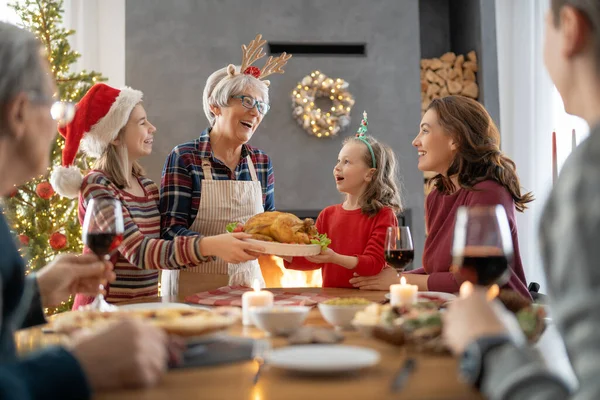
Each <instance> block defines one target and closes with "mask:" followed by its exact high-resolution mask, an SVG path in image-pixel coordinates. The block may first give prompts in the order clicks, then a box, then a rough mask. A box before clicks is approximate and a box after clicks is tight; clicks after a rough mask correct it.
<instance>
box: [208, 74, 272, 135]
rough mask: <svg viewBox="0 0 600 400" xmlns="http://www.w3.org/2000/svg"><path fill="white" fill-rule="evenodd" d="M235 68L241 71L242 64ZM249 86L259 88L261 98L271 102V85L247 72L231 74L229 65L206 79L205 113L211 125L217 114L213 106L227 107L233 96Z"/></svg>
mask: <svg viewBox="0 0 600 400" xmlns="http://www.w3.org/2000/svg"><path fill="white" fill-rule="evenodd" d="M235 68H236V71H238V72H239V69H240V66H239V65H238V66H236V67H235ZM249 88H253V89H256V90H258V91H259V92H260V93H261V94H262V99H261V100H262V101H264V102H265V103H267V104H268V103H269V87H268V86H267V85H266V83H265V82H263V81H261V80H260V79H257V78H255V77H254V76H252V75H247V74H238V75H234V76H229V75H228V73H227V67H224V68H221V69H219V70H217V71H215V72H213V73H212V74H211V75H210V76H209V77H208V79H207V80H206V85H205V86H204V93H203V95H202V106H203V107H204V114H206V118H207V119H208V122H209V123H210V126H214V124H215V114H213V112H212V111H211V109H210V108H211V107H215V106H218V107H227V106H228V104H229V99H230V98H231V96H236V95H239V94H242V93H243V92H244V91H245V90H247V89H249Z"/></svg>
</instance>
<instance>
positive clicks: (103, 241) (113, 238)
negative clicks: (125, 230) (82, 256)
mask: <svg viewBox="0 0 600 400" xmlns="http://www.w3.org/2000/svg"><path fill="white" fill-rule="evenodd" d="M122 241H123V234H117V233H106V232H99V233H88V234H87V236H86V241H85V243H86V246H87V247H88V248H89V249H90V250H91V251H93V252H94V254H96V255H97V256H98V257H100V258H103V257H104V256H107V255H109V254H110V253H111V252H112V251H113V250H115V249H116V248H117V247H119V245H120V244H121V242H122Z"/></svg>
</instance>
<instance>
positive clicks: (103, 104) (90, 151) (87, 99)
mask: <svg viewBox="0 0 600 400" xmlns="http://www.w3.org/2000/svg"><path fill="white" fill-rule="evenodd" d="M142 97H143V93H142V92H140V91H139V90H134V89H131V88H130V87H124V88H122V89H115V88H113V87H111V86H108V85H106V84H104V83H97V84H95V85H94V86H92V87H91V88H90V90H88V92H87V93H86V94H85V96H83V97H82V98H81V100H80V101H79V103H77V106H76V112H75V118H73V121H71V122H70V123H69V124H68V125H66V126H64V127H60V128H59V130H58V131H59V132H60V134H61V135H62V136H63V137H64V138H65V147H64V149H63V151H62V166H57V167H55V168H54V170H53V171H52V174H51V176H50V183H51V185H52V187H53V188H54V190H56V192H57V193H58V194H59V195H61V196H63V197H68V198H75V197H77V195H78V193H79V189H80V188H81V183H82V182H83V175H82V173H81V171H80V170H79V168H77V167H76V166H75V165H72V164H73V162H74V161H75V156H76V155H77V152H78V151H79V148H80V147H81V149H82V150H83V151H84V153H86V154H87V155H88V156H90V157H93V158H98V157H100V156H101V155H102V153H103V152H104V150H106V147H107V146H108V145H109V144H110V142H112V141H113V140H114V139H116V138H117V135H118V134H119V131H120V130H121V128H123V127H124V126H125V125H126V124H127V121H128V120H129V115H130V114H131V111H132V110H133V108H134V107H135V106H136V105H137V104H139V103H140V102H141V101H142Z"/></svg>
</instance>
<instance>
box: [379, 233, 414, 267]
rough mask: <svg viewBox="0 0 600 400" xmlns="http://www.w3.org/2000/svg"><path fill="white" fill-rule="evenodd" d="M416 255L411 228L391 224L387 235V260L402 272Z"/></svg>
mask: <svg viewBox="0 0 600 400" xmlns="http://www.w3.org/2000/svg"><path fill="white" fill-rule="evenodd" d="M414 257H415V251H414V247H413V241H412V237H411V235H410V228H409V227H408V226H390V227H388V228H387V232H386V237H385V261H386V262H387V263H388V264H389V265H391V266H392V267H393V268H394V269H395V270H396V271H397V272H398V274H400V273H401V272H403V271H404V269H405V268H406V266H407V265H408V264H410V263H411V262H412V260H413V259H414Z"/></svg>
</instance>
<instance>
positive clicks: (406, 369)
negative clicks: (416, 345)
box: [391, 357, 417, 392]
mask: <svg viewBox="0 0 600 400" xmlns="http://www.w3.org/2000/svg"><path fill="white" fill-rule="evenodd" d="M416 366H417V360H415V359H414V358H412V357H410V358H407V359H406V361H404V364H403V365H402V366H401V367H400V369H399V370H398V372H397V373H396V375H395V376H394V379H392V386H391V390H392V392H397V391H399V390H401V389H402V388H403V387H404V384H405V383H406V381H407V380H408V378H409V377H410V374H411V373H412V372H413V371H414V370H415V367H416Z"/></svg>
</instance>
